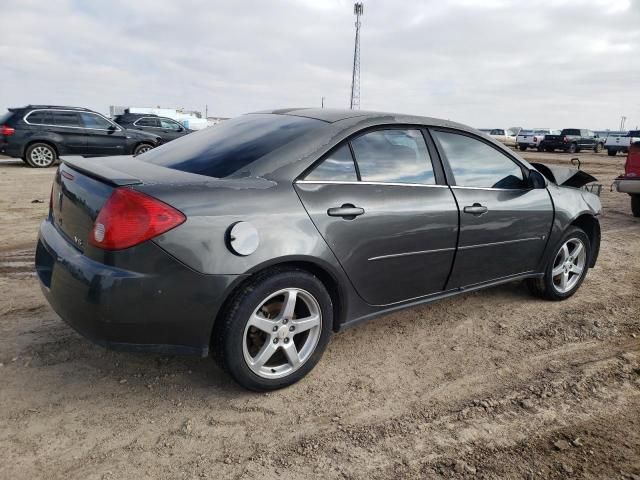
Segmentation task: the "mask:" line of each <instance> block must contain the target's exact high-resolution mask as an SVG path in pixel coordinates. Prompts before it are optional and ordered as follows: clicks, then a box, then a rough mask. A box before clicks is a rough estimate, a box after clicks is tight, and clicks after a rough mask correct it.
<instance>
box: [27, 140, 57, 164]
mask: <svg viewBox="0 0 640 480" xmlns="http://www.w3.org/2000/svg"><path fill="white" fill-rule="evenodd" d="M54 159H55V155H54V153H53V151H52V150H51V149H50V148H49V147H45V146H42V145H38V146H37V147H35V148H34V149H32V150H31V153H30V154H29V160H30V161H31V163H32V164H33V165H36V166H38V167H48V166H49V165H51V164H52V163H53V160H54Z"/></svg>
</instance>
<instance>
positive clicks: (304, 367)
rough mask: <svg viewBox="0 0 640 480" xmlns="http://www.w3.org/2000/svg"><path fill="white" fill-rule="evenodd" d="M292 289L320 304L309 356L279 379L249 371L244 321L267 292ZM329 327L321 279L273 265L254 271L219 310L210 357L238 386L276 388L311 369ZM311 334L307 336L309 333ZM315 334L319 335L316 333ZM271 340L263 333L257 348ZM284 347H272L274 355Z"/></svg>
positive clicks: (329, 309) (329, 315)
mask: <svg viewBox="0 0 640 480" xmlns="http://www.w3.org/2000/svg"><path fill="white" fill-rule="evenodd" d="M291 288H294V289H299V290H302V291H304V292H306V293H308V294H310V295H311V296H312V297H313V299H315V301H316V302H317V304H318V306H319V312H320V318H321V321H320V327H319V328H320V330H319V336H317V343H315V347H314V349H313V350H312V353H310V356H309V357H308V358H307V359H306V360H305V361H304V363H302V364H301V366H300V367H298V368H297V369H296V370H293V371H292V372H291V373H289V374H287V375H286V376H283V377H280V378H265V377H263V376H261V375H259V374H258V373H256V372H255V371H254V370H252V368H251V367H250V366H249V364H248V362H247V360H245V347H246V346H247V345H248V342H247V338H248V337H246V338H245V333H246V332H245V330H246V329H247V328H249V327H247V323H248V321H249V318H250V317H251V316H252V315H253V313H254V312H255V311H256V310H257V309H259V308H260V307H261V303H262V302H263V301H264V300H265V299H267V298H269V296H270V295H274V294H276V293H277V292H280V291H281V290H283V289H291ZM283 303H284V301H283ZM285 323H286V321H285ZM293 323H294V320H291V324H293ZM274 325H275V324H274ZM332 326H333V302H332V300H331V296H330V295H329V293H328V292H327V290H326V288H325V287H324V285H323V284H322V282H321V281H320V280H319V279H318V278H317V277H316V276H315V275H312V274H311V273H309V272H307V271H304V270H301V269H297V268H274V269H271V270H268V271H265V272H262V273H259V274H257V275H256V276H255V277H253V278H251V279H250V280H248V281H247V282H246V283H245V284H243V285H241V286H240V287H239V288H238V290H237V291H236V292H235V293H234V294H233V295H232V297H231V299H230V300H229V302H228V303H227V306H226V308H225V310H224V311H223V312H222V316H221V317H220V318H219V319H218V320H217V321H216V324H215V326H214V331H213V337H212V339H211V343H212V347H213V356H214V359H215V361H216V363H217V364H218V365H220V367H221V368H222V369H224V370H225V371H226V372H227V373H229V375H231V377H232V378H233V379H234V380H235V381H236V382H238V383H239V384H240V385H241V386H243V387H245V388H247V389H249V390H253V391H256V392H263V391H269V390H276V389H279V388H283V387H287V386H289V385H291V384H293V383H295V382H297V381H299V380H300V379H302V378H303V377H304V376H305V375H307V373H309V372H310V371H311V370H312V369H313V367H314V366H315V365H316V364H317V363H318V361H319V360H320V358H321V357H322V354H323V353H324V350H325V349H326V347H327V344H328V342H329V339H330V337H331V332H332ZM281 328H282V327H281ZM289 328H292V327H289ZM274 331H275V327H274ZM247 332H251V330H247ZM254 332H259V333H261V332H260V331H257V330H254ZM309 332H310V331H309ZM310 333H311V332H310ZM310 333H309V334H307V335H310ZM273 335H274V336H276V335H277V334H276V333H274V334H273ZM294 335H295V334H294ZM300 335H303V337H302V340H303V341H304V340H305V337H304V335H305V333H304V332H303V333H302V334H300ZM316 335H318V334H317V333H316ZM307 338H308V337H307ZM270 341H271V340H270V337H268V336H266V339H265V340H264V343H263V344H262V345H261V346H260V348H263V347H264V346H265V345H266V344H267V342H270ZM273 341H274V343H275V342H276V339H275V338H274V339H273ZM287 341H289V340H287ZM283 342H284V340H283ZM291 342H292V344H295V343H296V342H297V340H295V339H294V337H293V336H292V337H291ZM284 346H285V345H284V343H281V344H280V345H279V346H278V347H274V348H278V350H277V351H276V354H274V356H275V355H277V354H278V353H279V352H282V353H281V354H282V355H283V354H284V353H283V352H284V350H282V349H283V348H284ZM246 348H249V347H246ZM269 358H273V357H269ZM254 368H255V367H254ZM267 368H270V367H267ZM274 372H275V371H274Z"/></svg>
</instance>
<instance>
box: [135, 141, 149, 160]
mask: <svg viewBox="0 0 640 480" xmlns="http://www.w3.org/2000/svg"><path fill="white" fill-rule="evenodd" d="M152 148H153V146H151V145H149V144H148V143H141V144H140V145H138V146H137V147H136V148H135V149H134V150H133V156H134V157H137V156H138V155H142V154H143V153H144V152H148V151H149V150H151V149H152Z"/></svg>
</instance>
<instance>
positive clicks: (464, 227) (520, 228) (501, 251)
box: [432, 129, 553, 288]
mask: <svg viewBox="0 0 640 480" xmlns="http://www.w3.org/2000/svg"><path fill="white" fill-rule="evenodd" d="M432 135H433V136H434V139H435V141H436V144H437V146H438V150H439V152H440V155H441V156H442V158H443V159H444V165H445V168H446V171H447V175H448V179H449V182H450V184H451V189H452V191H453V193H454V195H455V197H456V200H457V202H458V205H459V207H460V238H459V242H458V250H457V253H456V259H455V262H454V265H453V270H452V272H451V277H450V279H449V282H448V284H447V288H459V287H466V286H472V285H475V284H479V283H483V282H488V281H492V280H497V279H502V278H506V277H509V276H514V275H518V274H521V273H527V272H532V271H534V270H535V269H536V268H537V265H538V262H539V260H540V258H541V256H542V253H543V250H544V248H545V245H546V243H547V238H548V235H549V232H550V229H551V223H552V221H553V205H552V203H551V199H550V197H549V193H548V192H547V190H546V189H533V188H529V186H528V181H527V177H526V173H527V171H526V169H525V168H523V166H522V165H521V164H519V163H518V162H517V161H516V160H515V159H514V158H512V157H511V156H510V155H508V154H507V153H506V152H504V151H502V150H501V149H499V148H498V147H496V146H494V145H492V144H491V143H490V142H487V141H484V140H483V139H481V138H480V137H476V136H474V135H471V134H468V133H463V132H460V131H455V130H449V129H446V130H445V129H442V130H441V129H437V130H436V129H434V130H432Z"/></svg>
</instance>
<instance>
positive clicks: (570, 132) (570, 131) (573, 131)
mask: <svg viewBox="0 0 640 480" xmlns="http://www.w3.org/2000/svg"><path fill="white" fill-rule="evenodd" d="M562 135H577V136H580V130H578V129H576V128H565V129H564V130H562Z"/></svg>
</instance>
